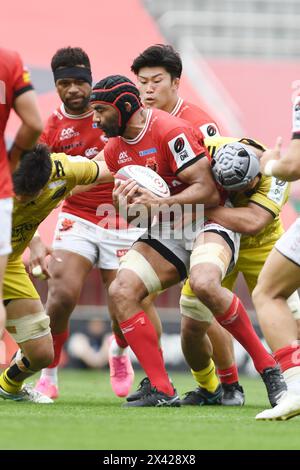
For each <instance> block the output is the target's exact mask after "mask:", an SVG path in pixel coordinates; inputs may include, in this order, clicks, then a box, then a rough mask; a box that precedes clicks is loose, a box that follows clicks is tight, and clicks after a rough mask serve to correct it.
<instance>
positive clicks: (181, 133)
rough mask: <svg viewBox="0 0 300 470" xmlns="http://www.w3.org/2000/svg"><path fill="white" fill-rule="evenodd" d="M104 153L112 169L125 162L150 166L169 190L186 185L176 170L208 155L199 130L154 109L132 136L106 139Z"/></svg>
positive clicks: (114, 171) (125, 164)
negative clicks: (142, 126)
mask: <svg viewBox="0 0 300 470" xmlns="http://www.w3.org/2000/svg"><path fill="white" fill-rule="evenodd" d="M104 156H105V160H106V163H107V166H108V168H109V169H110V171H111V172H112V173H116V172H117V171H118V169H119V168H121V167H124V166H127V165H141V166H148V167H150V168H152V169H153V170H154V171H156V172H157V173H158V174H159V175H160V176H161V177H162V178H163V179H164V180H165V181H166V182H167V184H168V186H169V188H170V191H171V194H176V193H179V192H181V191H182V190H183V189H185V188H186V187H187V185H186V184H185V183H183V182H182V181H181V180H180V179H179V178H178V176H177V175H178V174H179V173H180V171H182V170H183V169H184V168H187V167H188V166H189V165H192V164H193V163H195V162H196V161H197V160H199V159H200V158H202V157H204V156H206V157H207V158H210V157H209V155H208V153H207V150H206V148H205V147H204V144H203V134H202V133H201V132H200V131H198V130H196V129H195V128H193V127H192V126H191V125H190V124H189V123H188V122H186V121H184V120H183V119H179V118H176V117H173V116H170V114H169V113H166V112H164V111H161V110H158V109H148V110H147V117H146V122H145V126H144V128H143V129H142V131H141V132H140V133H139V135H138V136H137V137H136V138H135V139H132V140H126V139H124V138H122V137H114V138H111V139H109V141H108V143H107V145H106V146H105V148H104Z"/></svg>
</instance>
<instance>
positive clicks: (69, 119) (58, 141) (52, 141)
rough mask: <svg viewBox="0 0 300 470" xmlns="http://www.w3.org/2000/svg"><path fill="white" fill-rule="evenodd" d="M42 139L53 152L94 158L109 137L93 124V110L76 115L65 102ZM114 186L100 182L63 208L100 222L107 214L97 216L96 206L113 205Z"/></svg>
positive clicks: (51, 119)
mask: <svg viewBox="0 0 300 470" xmlns="http://www.w3.org/2000/svg"><path fill="white" fill-rule="evenodd" d="M40 141H41V142H43V143H45V144H47V145H48V146H49V147H50V148H51V150H52V151H53V152H57V153H60V152H63V153H66V154H68V155H73V156H76V155H82V156H84V157H87V158H94V157H95V156H96V155H97V153H99V152H100V151H101V150H102V149H103V147H104V145H105V144H106V141H107V139H106V137H105V136H104V134H103V131H102V130H101V129H99V128H97V127H93V111H88V112H87V113H84V114H81V115H79V116H74V115H70V114H68V113H67V112H66V110H65V107H64V105H63V104H62V105H61V106H60V108H58V109H56V110H55V111H54V112H53V114H52V115H51V116H50V118H49V119H48V121H47V124H46V127H45V130H44V132H43V133H42V135H41V137H40ZM112 189H113V183H107V184H99V185H97V186H94V187H93V188H92V189H90V190H89V191H85V192H83V193H79V194H77V195H75V196H71V197H69V198H68V199H66V200H65V201H64V203H63V206H62V211H63V212H67V213H69V214H73V215H76V216H77V217H81V218H82V219H85V220H88V221H89V222H92V223H95V224H98V223H99V222H100V221H101V220H102V219H103V218H104V215H96V212H97V209H98V207H99V205H100V204H110V205H112ZM99 212H101V211H99V210H98V213H99ZM101 226H102V225H101ZM104 228H106V227H105V226H104Z"/></svg>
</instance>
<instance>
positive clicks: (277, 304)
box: [253, 97, 300, 420]
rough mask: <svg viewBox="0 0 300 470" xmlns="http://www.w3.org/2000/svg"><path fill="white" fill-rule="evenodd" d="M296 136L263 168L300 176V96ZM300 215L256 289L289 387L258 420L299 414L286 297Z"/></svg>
mask: <svg viewBox="0 0 300 470" xmlns="http://www.w3.org/2000/svg"><path fill="white" fill-rule="evenodd" d="M293 106H294V108H293V111H294V112H293V136H292V141H291V143H290V146H289V148H288V151H287V154H286V155H285V156H284V157H283V158H282V159H281V160H278V159H279V157H280V145H279V142H278V143H277V145H276V147H275V149H274V150H269V151H267V152H266V153H265V154H264V155H263V158H262V160H261V170H262V171H263V172H264V173H265V174H266V175H269V176H270V175H272V176H274V177H277V178H281V179H283V180H286V181H295V180H297V179H299V178H300V167H299V155H300V140H299V138H300V128H299V125H298V122H299V120H298V118H297V117H298V115H299V97H297V99H296V101H295V102H294V104H293ZM299 233H300V222H299V218H298V219H297V220H296V222H294V224H293V225H292V226H291V227H290V228H289V230H288V231H287V232H286V233H285V234H284V235H283V236H282V237H281V238H280V240H278V242H277V243H276V245H275V247H274V248H273V250H272V252H271V253H270V256H269V257H268V259H267V261H266V264H265V266H264V268H263V269H262V272H261V274H260V276H259V279H258V284H257V287H256V288H255V289H254V292H253V301H254V305H255V308H256V311H257V315H258V319H259V322H260V326H261V328H262V331H263V333H264V336H265V338H266V340H267V342H268V344H269V346H270V347H271V349H272V351H273V354H274V356H275V358H276V359H277V361H278V362H279V364H280V367H281V370H282V372H283V376H284V378H285V381H286V383H287V387H288V390H287V392H286V394H285V395H284V396H283V397H282V399H281V400H280V402H279V403H278V405H277V406H275V408H273V409H270V410H265V411H262V412H261V413H259V414H258V415H257V416H256V419H258V420H286V419H290V418H292V417H293V416H297V415H299V414H300V346H299V342H298V341H297V329H296V327H295V324H294V321H293V317H292V315H291V312H290V310H289V308H288V302H287V299H288V297H289V295H290V294H291V292H293V291H294V290H295V289H297V288H299V286H300V256H299V253H300V243H299V241H300V236H299Z"/></svg>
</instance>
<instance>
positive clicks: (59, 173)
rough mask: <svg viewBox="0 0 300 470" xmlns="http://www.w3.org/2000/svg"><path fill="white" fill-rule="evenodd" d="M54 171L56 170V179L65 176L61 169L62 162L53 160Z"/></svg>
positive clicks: (62, 168)
mask: <svg viewBox="0 0 300 470" xmlns="http://www.w3.org/2000/svg"><path fill="white" fill-rule="evenodd" d="M54 165H55V170H56V175H55V176H56V178H60V177H61V176H66V174H65V170H64V167H63V164H62V162H60V161H59V160H54Z"/></svg>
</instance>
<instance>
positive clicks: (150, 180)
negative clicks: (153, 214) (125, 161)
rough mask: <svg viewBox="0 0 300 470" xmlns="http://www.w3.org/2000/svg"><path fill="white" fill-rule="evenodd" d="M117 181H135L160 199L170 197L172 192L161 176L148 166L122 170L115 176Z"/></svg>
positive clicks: (131, 166)
mask: <svg viewBox="0 0 300 470" xmlns="http://www.w3.org/2000/svg"><path fill="white" fill-rule="evenodd" d="M115 179H116V180H121V181H126V180H128V179H133V180H135V181H136V182H137V184H138V185H139V186H141V187H142V188H146V189H148V190H149V191H151V192H152V193H153V194H155V195H156V196H159V197H169V196H170V190H169V187H168V185H167V183H166V182H165V180H163V179H162V177H161V176H159V174H157V173H156V172H155V171H153V170H151V168H148V167H146V166H140V165H127V166H124V167H123V168H120V170H118V172H117V173H116V174H115Z"/></svg>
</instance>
